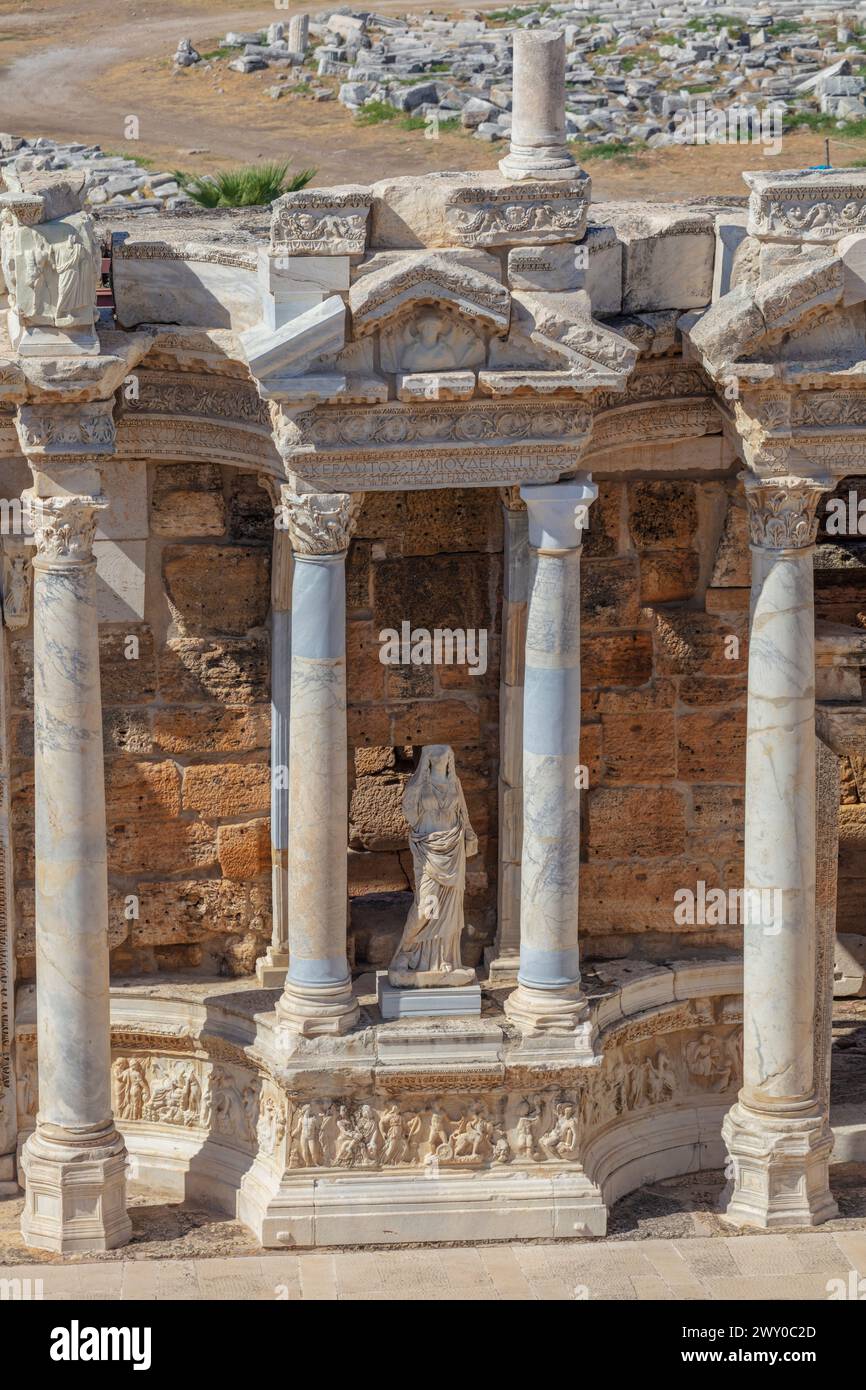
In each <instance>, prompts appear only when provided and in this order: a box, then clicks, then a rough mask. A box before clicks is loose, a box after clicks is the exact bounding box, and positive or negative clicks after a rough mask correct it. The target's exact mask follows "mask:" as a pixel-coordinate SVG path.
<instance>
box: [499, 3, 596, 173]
mask: <svg viewBox="0 0 866 1390" xmlns="http://www.w3.org/2000/svg"><path fill="white" fill-rule="evenodd" d="M513 83H514V86H513V102H512V105H513V110H512V118H511V147H510V149H509V152H508V154H507V155H506V156H505V158H504V159H501V160H500V161H499V168H500V169H501V171H502V173H503V174H504V175H505V177H506V178H508V179H538V178H543V179H568V178H573V177H574V176H575V175H577V174H579V173H580V170H579V169H578V168H577V166H576V165H575V162H574V157H573V155H572V154H571V153H570V152H569V149H568V146H567V144H566V141H565V35H564V34H563V33H562V32H561V31H558V32H555V31H551V30H549V29H518V30H517V31H516V32H515V35H514V79H513Z"/></svg>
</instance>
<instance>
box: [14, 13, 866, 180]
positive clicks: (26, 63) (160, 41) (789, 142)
mask: <svg viewBox="0 0 866 1390" xmlns="http://www.w3.org/2000/svg"><path fill="white" fill-rule="evenodd" d="M496 3H501V0H487V4H486V7H487V8H492V7H495V5H496ZM166 8H167V7H166V6H165V4H164V3H160V4H159V5H157V4H156V0H112V3H111V4H110V5H109V6H106V5H105V4H104V3H101V4H100V3H98V0H53V3H49V2H48V0H46V3H44V4H40V3H39V0H0V129H3V130H8V131H12V132H13V133H15V134H21V135H28V136H34V135H50V136H54V137H55V138H57V139H61V140H84V141H94V142H98V143H100V144H101V145H102V146H103V148H105V149H107V150H114V151H123V152H125V153H130V154H135V155H141V156H145V157H147V158H149V159H152V160H153V161H154V162H155V163H156V164H157V165H158V166H162V167H167V168H173V167H180V168H184V169H196V170H208V169H211V170H212V169H215V168H217V167H219V166H220V165H225V164H232V163H241V162H248V161H251V160H256V159H261V158H279V159H286V160H288V161H289V163H290V164H291V166H292V168H294V169H299V168H308V167H313V168H315V169H316V170H317V175H316V180H315V181H316V183H318V184H320V185H323V184H328V183H341V182H347V181H362V182H365V183H367V182H372V181H374V180H375V179H377V178H383V177H386V176H392V175H395V174H407V173H415V174H418V173H424V172H426V171H429V170H433V169H483V168H492V167H494V166H495V164H496V161H497V160H498V159H499V157H500V156H501V154H502V153H503V149H502V146H490V145H486V144H483V143H481V142H480V141H478V140H475V139H473V138H472V137H470V136H468V135H464V134H462V133H454V132H451V133H448V132H445V133H443V134H442V136H441V138H440V139H439V140H437V141H432V140H427V139H425V138H424V132H423V131H402V130H400V129H399V128H398V127H396V126H395V125H393V124H380V125H376V126H372V127H361V126H358V125H357V124H356V122H355V120H354V118H353V117H352V116H351V115H350V113H349V112H347V111H346V110H345V109H344V108H343V107H341V106H339V105H338V104H337V103H336V102H325V103H322V102H314V101H313V100H311V99H310V98H309V97H304V96H301V95H297V94H295V95H286V96H284V97H281V98H280V99H279V100H276V101H275V100H273V99H272V98H271V97H270V96H269V95H268V88H270V87H271V86H273V83H274V73H273V72H272V71H265V72H262V73H250V74H247V75H244V74H241V73H234V72H228V71H227V70H226V68H225V65H220V67H218V68H211V70H210V71H209V72H205V71H203V70H202V68H200V67H195V68H190V69H185V70H181V71H177V72H176V71H174V70H173V67H172V63H171V59H170V55H171V53H172V51H173V49H174V47H175V44H176V42H177V40H178V39H179V38H180V37H182V36H185V35H189V36H190V37H191V38H192V39H193V41H194V43H195V44H196V46H197V47H198V48H199V50H200V51H201V52H208V51H210V50H211V49H213V48H215V47H217V45H218V43H219V40H220V39H221V38H222V36H223V35H224V34H225V32H226V30H227V29H232V28H234V29H258V28H260V27H264V26H266V25H267V24H268V23H271V22H272V21H273V20H274V19H275V18H284V19H285V18H286V17H287V16H288V13H289V11H288V10H281V9H276V8H274V7H270V8H268V7H267V6H264V5H262V4H261V0H247V3H244V0H234V2H233V3H232V2H231V0H224V3H223V2H222V0H183V3H182V4H181V5H180V7H179V8H177V9H176V10H175V9H174V8H173V7H172V13H170V14H168V15H167V14H166ZM312 8H313V12H315V7H312ZM377 8H378V9H379V10H382V11H390V12H392V13H398V14H399V13H405V11H406V8H407V5H406V0H382V2H381V3H380V4H379V5H378V6H377ZM457 8H458V7H457V6H455V4H454V3H453V0H451V3H449V0H425V4H424V9H425V10H431V9H434V10H438V11H439V12H442V13H455V12H456V11H457ZM129 116H136V117H137V118H138V123H139V125H138V129H139V138H138V140H136V141H134V140H129V139H127V138H126V133H125V132H126V129H127V125H126V122H127V118H128V117H129ZM191 150H195V151H201V153H196V154H190V151H191ZM831 156H832V158H833V161H834V163H836V164H844V163H850V162H853V161H854V160H856V159H866V141H855V142H846V141H844V140H842V139H840V140H838V141H836V140H834V141H833V142H832V145H831ZM822 159H823V140H822V139H821V138H820V137H818V136H814V135H808V134H806V135H797V136H796V137H793V136H789V137H786V138H785V140H784V142H783V149H782V152H781V154H780V155H779V156H778V157H776V158H773V159H769V158H766V157H765V156H764V154H763V151H762V150H761V149H760V147H758V148H756V147H755V146H742V145H741V146H736V145H735V146H722V147H720V146H711V147H705V148H684V149H675V150H648V151H645V152H643V153H641V154H639V155H636V156H632V157H630V158H628V159H625V160H616V161H602V160H593V161H590V162H589V164H588V165H587V167H588V169H589V171H590V173H591V174H592V178H593V196H594V197H595V198H596V199H597V200H601V199H611V198H657V199H668V198H677V197H680V198H681V197H687V196H693V195H695V194H709V193H738V194H742V193H744V192H745V186H744V184H743V182H742V178H741V174H742V171H743V170H744V169H756V168H757V169H767V170H772V169H774V168H776V169H781V168H802V167H805V166H808V165H812V164H816V163H819V162H821V161H822Z"/></svg>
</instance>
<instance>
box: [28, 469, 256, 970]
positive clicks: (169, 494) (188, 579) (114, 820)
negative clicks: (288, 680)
mask: <svg viewBox="0 0 866 1390" xmlns="http://www.w3.org/2000/svg"><path fill="white" fill-rule="evenodd" d="M148 499H149V531H150V537H149V540H148V541H147V546H146V560H145V570H146V574H145V579H146V583H145V585H144V595H145V597H144V606H143V610H142V612H141V617H140V620H139V621H128V620H123V621H115V622H103V623H102V624H101V627H100V649H101V675H102V701H103V728H104V738H105V753H106V764H105V772H106V803H107V832H108V864H109V894H110V912H109V921H110V934H111V944H112V969H113V971H114V973H115V974H116V975H124V974H139V973H151V972H156V971H178V970H180V971H201V972H213V971H217V972H219V973H224V974H245V973H247V972H249V971H251V970H252V969H253V968H254V964H255V959H256V956H257V955H258V954H260V953H261V950H262V946H263V943H265V942H266V941H267V940H268V939H269V937H270V845H269V839H268V821H267V816H268V809H269V804H270V790H269V788H270V780H269V767H268V759H269V753H268V749H269V741H270V707H269V694H268V675H269V640H268V630H267V622H268V610H269V601H270V599H269V569H270V548H271V524H272V511H271V507H270V503H269V501H268V498H267V496H266V494H265V493H264V492H263V491H262V490H261V489H260V488H259V487H258V486H257V484H256V481H255V478H254V477H253V476H252V475H247V474H242V473H237V472H233V471H231V470H228V469H223V468H221V467H220V466H218V465H211V466H201V465H178V466H173V465H163V466H161V467H151V468H150V469H149V478H148ZM10 636H11V640H10V642H9V651H10V704H11V726H12V752H13V767H12V785H13V796H12V819H13V836H14V846H15V871H16V873H15V877H16V894H17V908H18V911H17V926H18V956H19V973H20V976H21V977H22V978H23V979H27V978H28V977H31V976H32V974H33V967H34V960H33V933H34V921H33V872H34V865H33V811H34V808H33V761H32V759H33V731H32V633H31V632H30V631H29V630H26V631H23V632H20V633H14V634H11V635H10Z"/></svg>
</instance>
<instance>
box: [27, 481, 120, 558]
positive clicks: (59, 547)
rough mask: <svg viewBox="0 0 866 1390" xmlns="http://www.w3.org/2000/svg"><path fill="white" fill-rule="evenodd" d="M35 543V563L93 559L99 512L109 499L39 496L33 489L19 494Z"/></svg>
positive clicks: (98, 497) (100, 496) (100, 497)
mask: <svg viewBox="0 0 866 1390" xmlns="http://www.w3.org/2000/svg"><path fill="white" fill-rule="evenodd" d="M22 496H23V499H24V502H25V504H26V506H27V508H28V512H29V516H30V524H31V526H32V528H33V536H34V540H35V542H36V556H35V558H34V561H33V563H34V565H35V566H36V567H37V568H44V567H46V565H47V567H48V568H51V567H52V566H53V565H54V564H61V565H63V566H66V565H74V564H83V563H86V562H89V561H90V560H92V559H93V537H94V535H95V534H96V524H97V519H98V514H99V512H100V511H102V510H104V508H105V507H107V506H108V498H107V497H103V496H102V495H98V496H95V497H94V496H83V497H82V496H71V497H39V496H37V495H36V493H35V492H34V490H33V489H32V488H28V489H27V491H26V492H24V493H23V494H22Z"/></svg>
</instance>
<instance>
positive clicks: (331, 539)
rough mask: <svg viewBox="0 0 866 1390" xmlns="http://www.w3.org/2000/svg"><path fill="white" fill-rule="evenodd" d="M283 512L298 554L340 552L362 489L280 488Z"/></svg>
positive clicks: (354, 521)
mask: <svg viewBox="0 0 866 1390" xmlns="http://www.w3.org/2000/svg"><path fill="white" fill-rule="evenodd" d="M282 495H283V508H282V515H283V518H284V525H285V527H286V529H287V530H288V532H289V535H290V537H291V541H292V549H293V550H294V551H295V553H296V554H299V555H339V554H340V553H341V552H342V551H344V550H348V548H349V542H350V540H351V539H352V535H353V533H354V530H355V527H356V525H357V523H358V514H359V512H360V510H361V505H362V503H363V501H364V494H363V492H309V493H298V492H292V491H291V490H290V489H289V488H284V489H283V494H282Z"/></svg>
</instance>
